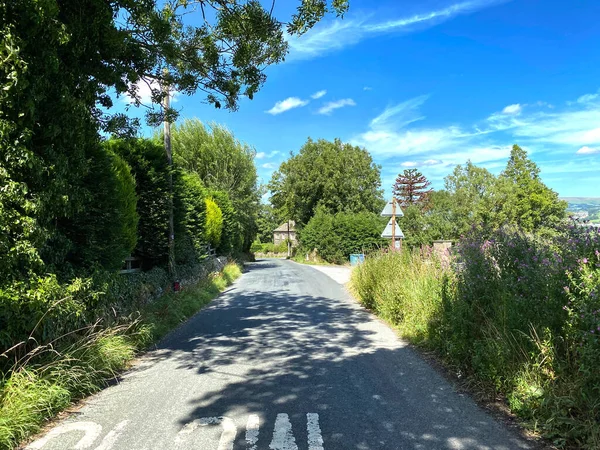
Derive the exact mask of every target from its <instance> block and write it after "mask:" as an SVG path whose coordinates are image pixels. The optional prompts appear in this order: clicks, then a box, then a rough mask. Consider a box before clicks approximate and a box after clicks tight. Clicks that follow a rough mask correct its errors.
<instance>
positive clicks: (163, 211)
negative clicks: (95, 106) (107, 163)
mask: <svg viewBox="0 0 600 450" xmlns="http://www.w3.org/2000/svg"><path fill="white" fill-rule="evenodd" d="M105 145H106V146H107V147H108V148H110V149H112V150H113V151H114V152H116V153H118V154H119V155H121V156H122V157H123V159H125V161H127V163H128V164H129V165H130V167H131V172H132V174H133V176H134V177H135V192H136V195H137V197H138V202H137V212H138V216H139V224H138V236H137V246H136V248H135V251H134V254H135V256H138V257H141V258H142V260H143V263H144V268H151V267H155V266H161V265H166V264H167V260H168V226H169V209H168V208H169V166H168V164H167V159H166V157H165V150H164V147H163V146H162V145H160V144H158V143H156V142H155V141H152V140H150V139H130V140H116V139H111V140H109V141H108V142H106V143H105Z"/></svg>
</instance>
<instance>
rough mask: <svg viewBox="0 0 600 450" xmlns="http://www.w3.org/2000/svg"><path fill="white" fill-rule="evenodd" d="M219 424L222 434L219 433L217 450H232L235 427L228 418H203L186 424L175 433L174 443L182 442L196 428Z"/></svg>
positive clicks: (235, 432)
mask: <svg viewBox="0 0 600 450" xmlns="http://www.w3.org/2000/svg"><path fill="white" fill-rule="evenodd" d="M219 423H220V424H221V426H222V427H223V432H222V433H221V439H220V440H219V446H218V447H217V450H233V444H234V442H235V436H236V434H237V427H236V426H235V422H234V421H233V420H231V419H230V418H229V417H203V418H201V419H196V420H194V421H193V422H190V423H188V424H186V425H185V426H184V427H183V428H182V429H181V431H180V432H179V433H177V437H176V438H175V443H181V442H183V440H184V438H185V437H186V436H188V435H189V434H191V433H192V432H193V431H194V430H195V429H196V428H198V427H205V426H208V425H217V424H219Z"/></svg>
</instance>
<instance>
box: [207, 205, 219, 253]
mask: <svg viewBox="0 0 600 450" xmlns="http://www.w3.org/2000/svg"><path fill="white" fill-rule="evenodd" d="M205 202H206V226H205V234H204V238H205V239H206V241H207V242H208V243H210V245H211V246H213V247H214V248H217V247H218V246H219V243H220V242H221V236H222V233H223V213H222V212H221V208H219V205H217V204H216V203H215V201H214V200H213V199H212V198H207V199H206V200H205Z"/></svg>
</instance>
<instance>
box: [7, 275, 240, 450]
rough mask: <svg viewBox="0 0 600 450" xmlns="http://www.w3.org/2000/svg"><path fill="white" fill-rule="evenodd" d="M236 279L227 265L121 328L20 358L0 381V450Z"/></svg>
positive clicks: (88, 331)
mask: <svg viewBox="0 0 600 450" xmlns="http://www.w3.org/2000/svg"><path fill="white" fill-rule="evenodd" d="M240 275H241V270H240V267H239V266H238V265H237V264H234V263H230V264H227V265H226V266H225V268H224V269H223V271H222V272H221V273H219V274H213V275H211V276H210V277H209V278H208V279H206V280H202V281H200V282H199V283H198V284H197V285H196V286H194V287H191V288H188V289H185V290H183V291H181V292H180V293H170V294H166V295H163V296H162V297H160V298H158V299H157V300H156V301H154V302H153V303H151V304H150V305H148V306H147V307H145V308H143V309H142V310H140V311H139V314H136V315H132V316H130V317H126V318H121V319H120V321H121V322H123V324H121V325H114V326H111V327H108V328H103V327H102V323H100V322H99V323H96V324H94V325H91V326H89V327H86V328H85V329H84V330H80V331H79V333H76V334H68V335H65V336H64V337H63V338H59V339H57V340H55V341H54V342H52V343H49V344H46V345H42V346H37V347H35V348H34V349H33V350H31V351H29V352H28V353H27V354H25V355H24V356H22V357H20V358H19V359H18V360H17V361H15V362H14V364H13V365H12V367H11V369H10V370H9V371H8V372H7V373H6V374H5V375H4V377H3V378H2V379H1V380H0V449H11V448H14V447H15V446H17V445H18V444H19V442H21V441H23V440H24V439H26V438H27V437H28V436H31V435H32V434H35V433H36V432H38V431H39V430H40V427H41V426H42V425H43V423H44V421H45V420H47V419H49V418H51V417H53V416H54V415H55V414H56V413H58V412H60V411H62V410H64V409H65V408H66V407H67V406H69V405H70V404H71V403H72V402H73V401H75V400H77V399H80V398H82V397H84V396H86V395H89V394H91V393H93V392H96V391H98V390H100V389H102V388H103V387H105V386H106V385H107V383H108V382H109V381H110V380H111V379H114V378H115V377H116V375H117V374H118V373H119V372H120V371H122V370H123V369H125V368H126V367H127V365H128V363H129V361H131V359H132V358H133V357H134V356H135V354H136V353H137V352H139V351H140V350H142V349H144V348H146V347H147V346H148V345H149V344H150V343H152V342H155V341H156V340H158V339H160V338H161V337H163V336H164V335H165V334H166V333H168V332H169V331H170V330H171V329H173V328H175V327H177V326H178V325H179V324H181V322H183V321H184V320H186V319H187V318H189V317H190V316H192V315H193V314H195V313H196V312H197V311H198V310H199V309H200V308H202V307H203V306H204V305H206V304H207V303H208V302H210V300H211V299H213V298H214V297H216V296H217V295H218V294H219V293H220V292H221V291H223V290H224V289H225V288H226V287H227V286H229V285H230V284H231V283H232V282H233V281H234V280H235V279H236V278H238V277H239V276H240ZM4 356H6V355H4Z"/></svg>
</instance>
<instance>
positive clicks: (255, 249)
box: [250, 241, 288, 255]
mask: <svg viewBox="0 0 600 450" xmlns="http://www.w3.org/2000/svg"><path fill="white" fill-rule="evenodd" d="M250 251H251V252H252V253H261V254H263V255H268V254H276V255H283V254H285V255H287V251H288V246H287V242H280V243H279V244H277V245H275V244H274V243H272V242H267V243H264V244H262V243H260V242H256V241H255V242H253V243H252V246H251V247H250Z"/></svg>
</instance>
